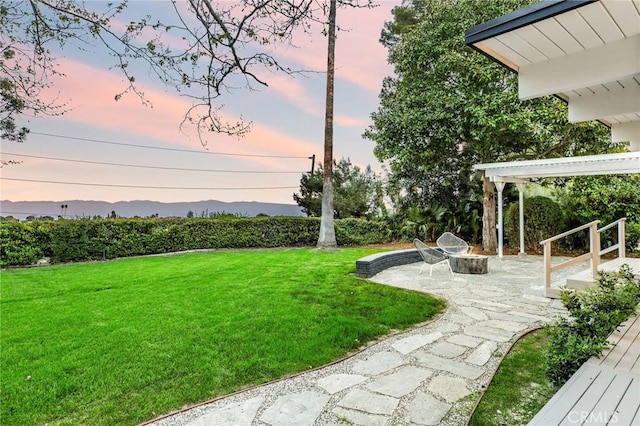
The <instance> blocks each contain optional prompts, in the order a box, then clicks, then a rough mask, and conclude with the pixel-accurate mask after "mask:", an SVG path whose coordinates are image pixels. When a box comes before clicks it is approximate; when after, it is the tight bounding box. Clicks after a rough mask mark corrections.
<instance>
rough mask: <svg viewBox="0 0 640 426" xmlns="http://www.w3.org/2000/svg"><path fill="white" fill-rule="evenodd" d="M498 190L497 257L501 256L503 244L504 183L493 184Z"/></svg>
mask: <svg viewBox="0 0 640 426" xmlns="http://www.w3.org/2000/svg"><path fill="white" fill-rule="evenodd" d="M493 183H494V185H495V186H496V189H497V190H498V257H499V258H502V256H503V243H504V226H503V223H504V222H503V214H502V190H503V189H504V185H505V182H502V181H496V182H493Z"/></svg>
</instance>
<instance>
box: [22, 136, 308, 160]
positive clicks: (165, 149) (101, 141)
mask: <svg viewBox="0 0 640 426" xmlns="http://www.w3.org/2000/svg"><path fill="white" fill-rule="evenodd" d="M29 133H30V134H32V135H40V136H49V137H52V138H60V139H69V140H76V141H83V142H93V143H102V144H108V145H119V146H130V147H134V148H144V149H157V150H161V151H177V152H190V153H192V154H213V155H228V156H234V157H262V158H304V159H309V158H310V157H306V156H292V155H259V154H237V153H230V152H214V151H195V150H192V149H180V148H164V147H160V146H149V145H136V144H132V143H124V142H113V141H105V140H100V139H89V138H78V137H74V136H66V135H54V134H52V133H42V132H29Z"/></svg>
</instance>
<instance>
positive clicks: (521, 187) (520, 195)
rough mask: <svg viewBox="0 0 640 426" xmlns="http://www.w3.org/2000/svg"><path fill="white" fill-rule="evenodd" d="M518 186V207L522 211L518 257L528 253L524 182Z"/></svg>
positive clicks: (518, 183) (517, 184)
mask: <svg viewBox="0 0 640 426" xmlns="http://www.w3.org/2000/svg"><path fill="white" fill-rule="evenodd" d="M516 186H517V187H518V207H519V210H520V252H519V253H518V256H526V254H527V253H526V252H525V251H524V188H525V183H524V182H517V183H516Z"/></svg>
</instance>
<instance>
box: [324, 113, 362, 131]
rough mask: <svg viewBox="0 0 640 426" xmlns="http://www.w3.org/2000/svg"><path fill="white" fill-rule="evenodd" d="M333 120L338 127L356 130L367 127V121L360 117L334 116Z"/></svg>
mask: <svg viewBox="0 0 640 426" xmlns="http://www.w3.org/2000/svg"><path fill="white" fill-rule="evenodd" d="M333 120H334V122H335V123H336V124H337V125H338V126H343V127H355V128H358V129H364V128H365V127H366V126H368V125H369V120H368V119H365V118H360V117H349V116H346V115H336V116H335V117H334V119H333Z"/></svg>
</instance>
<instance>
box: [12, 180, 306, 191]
mask: <svg viewBox="0 0 640 426" xmlns="http://www.w3.org/2000/svg"><path fill="white" fill-rule="evenodd" d="M0 180H11V181H17V182H34V183H52V184H58V185H79V186H103V187H110V188H141V189H179V190H205V191H227V190H232V191H251V190H264V189H299V188H298V187H297V186H265V187H249V188H241V187H236V188H203V187H182V186H180V187H178V186H144V185H116V184H106V183H85V182H61V181H52V180H36V179H16V178H7V177H0Z"/></svg>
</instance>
